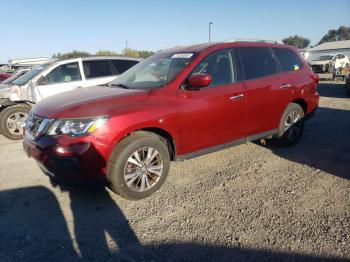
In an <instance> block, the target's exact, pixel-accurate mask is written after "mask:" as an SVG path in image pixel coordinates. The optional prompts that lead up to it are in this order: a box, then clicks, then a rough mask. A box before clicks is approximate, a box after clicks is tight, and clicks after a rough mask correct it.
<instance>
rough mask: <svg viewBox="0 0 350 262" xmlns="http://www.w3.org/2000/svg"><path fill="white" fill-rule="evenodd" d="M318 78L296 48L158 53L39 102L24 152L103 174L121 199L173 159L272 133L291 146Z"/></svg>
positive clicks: (148, 189) (151, 188) (55, 166)
mask: <svg viewBox="0 0 350 262" xmlns="http://www.w3.org/2000/svg"><path fill="white" fill-rule="evenodd" d="M317 84H318V77H317V75H315V74H314V73H313V72H312V70H311V69H310V67H309V65H308V64H307V62H306V61H304V59H303V58H302V57H301V56H300V55H299V52H298V50H297V49H295V48H294V47H291V46H286V45H280V44H273V43H266V42H227V43H215V44H202V45H195V46H190V47H182V48H175V49H170V50H167V51H163V52H161V53H158V54H156V55H154V56H152V57H150V58H148V59H146V60H144V61H143V62H141V63H139V64H138V65H136V66H135V67H133V68H131V69H130V70H128V71H126V72H125V73H124V74H122V75H120V76H119V77H118V78H117V79H116V80H114V81H112V82H111V83H110V84H108V85H106V86H96V87H94V88H89V89H83V88H82V89H79V90H76V91H72V92H68V93H64V94H61V95H57V96H53V97H51V98H47V99H44V100H43V101H41V102H40V103H38V104H37V105H36V106H35V107H34V108H33V109H32V112H31V114H30V116H29V118H28V120H27V124H26V127H25V132H24V149H25V151H26V152H27V154H28V155H29V156H31V157H33V158H35V159H36V160H37V162H38V164H39V166H40V167H41V168H42V169H43V171H44V172H45V173H46V174H48V175H49V176H52V177H54V178H56V179H63V180H69V181H81V180H86V181H87V180H94V179H98V178H107V182H108V185H109V187H110V188H111V189H112V190H113V191H114V192H116V193H118V194H120V195H121V196H123V197H125V198H128V199H141V198H144V197H147V196H149V195H151V194H152V193H154V192H155V191H156V190H157V189H159V187H160V186H161V185H162V184H163V183H164V181H165V179H166V177H167V175H168V172H169V166H170V161H171V160H181V159H189V158H193V157H196V156H199V155H203V154H206V153H210V152H213V151H216V150H219V149H223V148H225V147H228V146H233V145H237V144H240V143H244V142H246V141H252V140H257V139H260V138H264V137H270V136H273V138H274V139H275V140H277V141H278V143H279V144H281V145H282V146H291V145H293V144H295V143H296V142H297V141H298V139H299V138H300V136H301V134H302V132H303V127H304V125H303V123H304V121H303V120H304V119H306V116H308V115H311V113H313V112H314V111H315V110H316V108H317V106H318V100H319V95H318V93H317V92H316V88H317Z"/></svg>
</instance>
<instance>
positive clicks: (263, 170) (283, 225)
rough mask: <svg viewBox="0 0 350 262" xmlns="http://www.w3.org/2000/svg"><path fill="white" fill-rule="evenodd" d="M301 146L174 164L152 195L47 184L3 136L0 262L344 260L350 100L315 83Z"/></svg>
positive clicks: (348, 235)
mask: <svg viewBox="0 0 350 262" xmlns="http://www.w3.org/2000/svg"><path fill="white" fill-rule="evenodd" d="M319 92H320V94H321V96H322V97H321V100H320V108H319V110H318V112H317V114H316V115H315V116H314V118H312V119H310V120H309V121H308V122H307V123H306V126H305V132H304V135H303V137H302V139H301V140H300V142H299V143H298V144H297V145H296V146H295V147H293V148H287V149H281V148H277V147H273V146H270V145H269V144H268V145H261V144H260V143H248V144H245V145H241V146H237V147H234V148H231V149H227V150H224V151H220V152H217V153H212V154H210V155H206V156H202V157H199V158H196V159H193V160H190V161H185V162H178V163H173V164H172V166H171V173H170V175H169V177H168V180H167V181H166V183H165V185H164V186H163V187H162V188H161V190H160V191H158V192H157V193H156V194H154V195H153V196H151V197H149V198H147V199H145V200H141V201H137V202H132V201H126V200H124V199H122V198H120V197H119V196H117V195H115V194H113V193H112V192H111V191H109V190H107V189H104V188H101V187H92V186H57V185H56V186H55V185H52V184H51V183H50V181H49V179H48V178H47V177H46V176H44V175H43V174H42V172H41V171H40V170H39V168H38V167H37V165H36V164H35V162H34V161H33V160H32V159H28V158H27V157H26V156H25V154H24V153H23V151H22V148H21V142H20V141H9V140H6V139H5V138H3V137H0V159H1V160H0V161H1V166H0V261H78V260H84V261H349V260H350V200H349V193H350V97H347V96H346V94H345V91H344V88H343V86H342V85H341V84H339V82H338V83H332V82H323V83H321V84H320V86H319Z"/></svg>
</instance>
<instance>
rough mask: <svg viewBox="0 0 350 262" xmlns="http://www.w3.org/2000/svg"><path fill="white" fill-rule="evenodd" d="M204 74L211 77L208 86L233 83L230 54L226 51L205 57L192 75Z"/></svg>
mask: <svg viewBox="0 0 350 262" xmlns="http://www.w3.org/2000/svg"><path fill="white" fill-rule="evenodd" d="M199 73H205V74H209V75H211V77H212V79H213V80H212V82H211V84H210V86H218V85H225V84H230V83H232V82H234V74H233V64H232V59H231V53H230V52H229V51H227V50H224V51H220V52H216V53H214V54H211V55H209V56H208V57H206V58H205V59H204V60H203V61H202V62H201V63H200V64H199V65H198V66H197V67H196V69H195V70H194V71H193V73H192V74H199Z"/></svg>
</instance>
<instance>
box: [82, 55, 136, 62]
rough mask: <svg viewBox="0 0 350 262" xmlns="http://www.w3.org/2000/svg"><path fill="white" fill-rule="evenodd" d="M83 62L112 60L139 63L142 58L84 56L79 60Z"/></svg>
mask: <svg viewBox="0 0 350 262" xmlns="http://www.w3.org/2000/svg"><path fill="white" fill-rule="evenodd" d="M81 59H82V60H83V61H88V60H99V59H112V60H130V61H141V60H143V58H139V57H130V56H86V57H82V58H81Z"/></svg>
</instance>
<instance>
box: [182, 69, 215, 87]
mask: <svg viewBox="0 0 350 262" xmlns="http://www.w3.org/2000/svg"><path fill="white" fill-rule="evenodd" d="M212 80H213V79H212V77H211V75H208V74H204V73H200V74H195V75H192V76H190V78H189V79H188V81H187V84H188V87H189V89H200V88H203V87H207V86H209V85H210V83H211V81H212Z"/></svg>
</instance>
